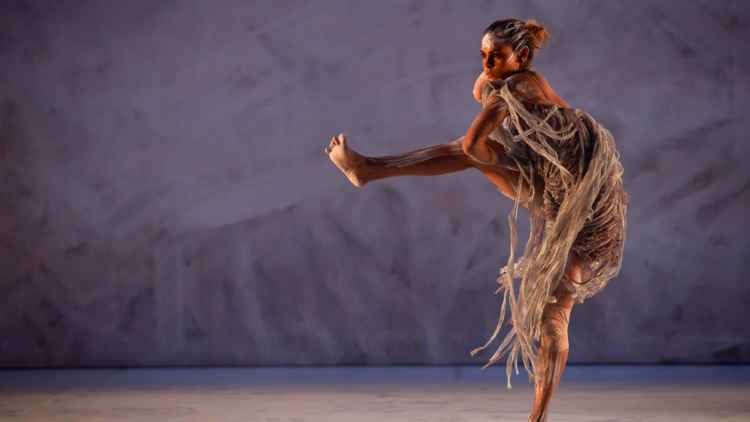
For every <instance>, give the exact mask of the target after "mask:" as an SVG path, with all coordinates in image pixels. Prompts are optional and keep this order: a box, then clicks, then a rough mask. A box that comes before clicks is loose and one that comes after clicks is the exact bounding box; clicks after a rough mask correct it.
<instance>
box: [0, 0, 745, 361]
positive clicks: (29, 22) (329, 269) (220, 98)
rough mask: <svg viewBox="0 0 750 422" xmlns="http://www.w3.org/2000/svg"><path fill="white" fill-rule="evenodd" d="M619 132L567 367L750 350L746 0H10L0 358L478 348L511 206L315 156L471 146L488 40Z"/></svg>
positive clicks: (484, 187) (431, 354)
mask: <svg viewBox="0 0 750 422" xmlns="http://www.w3.org/2000/svg"><path fill="white" fill-rule="evenodd" d="M506 17H519V18H521V19H527V18H531V17H533V18H535V19H537V20H538V21H540V22H542V23H548V24H549V26H550V31H551V33H552V36H553V37H554V38H555V41H554V43H552V44H551V45H549V46H548V47H546V48H545V49H543V50H542V51H540V52H539V53H538V54H537V55H536V59H535V65H534V68H535V69H536V70H538V71H540V72H541V73H543V74H544V75H545V76H546V77H547V79H548V80H549V82H550V84H551V85H552V86H553V88H554V89H555V90H556V91H557V92H558V93H559V94H560V95H561V96H562V97H563V98H565V99H566V100H567V101H568V103H570V104H571V105H572V106H573V107H577V108H580V109H582V110H584V111H587V112H589V113H591V114H592V115H593V116H594V118H596V119H597V120H598V121H599V122H601V123H602V124H604V125H605V126H606V127H607V128H609V129H610V130H611V131H612V132H613V134H614V136H615V139H616V140H617V142H618V144H617V145H618V149H619V151H620V152H621V154H622V157H621V161H622V163H623V165H624V167H625V175H624V181H625V185H626V187H627V189H628V190H629V192H630V194H631V196H632V200H631V202H630V206H629V211H628V224H629V231H628V237H627V242H626V249H625V256H624V265H623V268H622V271H621V273H620V275H619V276H618V277H617V278H615V279H613V280H612V281H611V282H610V285H609V286H608V287H607V288H606V289H605V290H604V291H603V292H602V293H601V294H599V295H597V296H595V297H593V298H591V299H589V300H587V301H586V302H585V303H584V304H583V305H579V306H576V307H575V309H574V310H573V313H572V317H571V328H570V337H571V355H570V360H571V361H573V362H750V325H749V324H748V321H750V306H749V304H750V253H749V252H750V250H748V249H749V248H748V244H749V243H750V240H748V239H749V237H750V214H749V212H748V211H749V210H750V166H749V165H748V163H747V161H748V159H750V144H749V143H748V136H749V135H748V134H749V133H750V124H749V123H748V121H749V120H750V117H748V113H749V112H750V100H749V98H750V97H749V96H748V95H749V94H750V55H749V52H750V49H749V48H748V44H747V40H748V39H750V3H748V2H744V1H738V2H717V1H705V2H685V1H679V2H677V1H674V2H667V1H654V2H614V1H613V2H599V1H583V2H581V1H565V2H562V1H549V2H541V1H532V2H529V1H520V0H519V1H507V2H501V1H494V2H466V1H455V2H450V1H409V2H407V1H397V2H359V1H352V2H343V1H330V2H306V1H298V2H280V1H266V2H246V1H235V2H231V1H211V2H208V1H192V2H191V1H158V2H157V1H124V0H123V1H57V2H33V1H32V2H29V1H1V2H0V125H1V126H0V178H1V179H0V366H5V367H26V366H82V365H83V366H99V365H235V364H239V365H282V364H401V363H438V364H439V363H474V364H480V363H483V362H485V361H486V359H487V357H488V354H489V352H488V353H484V354H480V355H478V356H474V357H471V356H470V355H469V351H470V350H471V349H473V348H475V347H477V346H479V345H481V344H483V343H484V341H485V340H486V339H487V338H488V337H489V335H490V334H491V332H492V330H493V329H494V326H495V324H496V318H497V316H498V314H499V309H500V298H499V297H497V296H495V295H493V291H494V290H495V288H496V287H497V284H496V283H495V281H494V280H495V278H496V277H497V275H498V269H499V268H500V267H501V266H502V265H503V264H504V263H505V262H506V260H507V256H508V243H509V240H508V228H507V215H508V213H509V211H510V209H511V201H510V200H508V199H507V198H505V197H504V196H502V195H500V194H499V193H497V192H496V189H495V188H494V186H493V185H492V183H490V182H489V181H488V180H486V179H484V178H483V176H482V175H481V174H480V173H478V172H475V171H466V172H463V173H460V174H453V175H447V176H442V177H435V178H420V177H411V178H401V179H389V180H383V181H378V182H374V183H372V184H370V185H367V186H365V187H364V188H361V189H357V188H354V187H353V186H352V185H351V184H350V183H349V182H348V181H347V180H346V179H345V178H344V176H343V175H342V174H341V173H340V171H339V170H338V169H336V168H335V166H333V164H331V163H330V161H329V160H328V157H327V156H326V155H325V153H324V152H323V148H324V147H325V146H326V145H327V144H328V142H329V141H330V139H331V137H332V136H333V135H337V134H338V133H340V132H345V133H347V135H348V138H349V140H350V143H351V144H352V146H353V148H354V149H357V150H359V151H360V152H362V153H364V154H366V155H387V154H393V153H400V152H405V151H409V150H413V149H418V148H422V147H426V146H429V145H433V144H437V143H443V142H446V141H451V140H453V139H455V138H457V137H459V136H461V135H462V134H463V133H465V131H466V130H467V128H468V127H469V124H470V123H471V121H472V120H473V118H474V116H476V114H477V113H478V112H479V110H480V108H481V105H480V104H478V103H477V102H476V101H475V100H474V99H473V97H472V95H471V89H472V86H473V82H474V79H475V78H476V76H477V75H478V74H479V72H480V70H481V61H480V57H479V52H478V50H479V43H480V38H481V33H482V30H483V29H484V28H485V27H486V26H487V25H488V24H490V23H491V22H492V21H493V20H496V19H502V18H506Z"/></svg>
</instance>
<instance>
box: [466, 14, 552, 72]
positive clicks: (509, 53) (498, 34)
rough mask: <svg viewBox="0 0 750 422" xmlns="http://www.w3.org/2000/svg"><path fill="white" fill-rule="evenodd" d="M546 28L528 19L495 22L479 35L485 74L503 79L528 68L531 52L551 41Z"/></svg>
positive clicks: (532, 55)
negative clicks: (482, 34) (480, 36)
mask: <svg viewBox="0 0 750 422" xmlns="http://www.w3.org/2000/svg"><path fill="white" fill-rule="evenodd" d="M551 39H552V37H550V35H549V33H548V32H547V28H546V27H545V26H543V25H537V24H536V21H534V20H533V19H530V20H528V21H526V22H525V23H524V22H521V21H520V20H518V19H505V20H501V21H497V22H494V23H493V24H492V25H490V26H489V27H487V29H485V30H484V36H483V37H482V48H481V52H482V64H483V67H484V74H485V75H486V76H487V78H488V79H489V80H491V81H495V80H503V79H506V78H508V77H510V76H511V75H513V74H514V73H518V72H521V71H524V70H527V69H530V68H531V61H532V59H533V58H534V51H535V50H536V49H537V48H539V47H540V46H541V44H542V43H544V42H548V41H549V40H551Z"/></svg>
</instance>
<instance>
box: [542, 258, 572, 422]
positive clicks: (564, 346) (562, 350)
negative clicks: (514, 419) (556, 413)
mask: <svg viewBox="0 0 750 422" xmlns="http://www.w3.org/2000/svg"><path fill="white" fill-rule="evenodd" d="M570 260H571V263H570V266H569V268H568V271H567V273H566V275H567V276H568V277H570V278H571V279H573V280H576V281H579V282H580V278H581V260H580V258H579V257H578V254H577V253H575V252H571V257H570ZM572 296H573V295H572V293H570V292H569V291H568V289H567V288H566V287H565V285H564V284H563V283H562V282H561V283H560V284H559V285H558V286H557V289H556V290H555V297H556V298H557V303H554V304H550V305H547V306H546V307H545V308H544V315H543V317H542V330H541V331H542V346H541V348H540V350H539V357H538V358H539V365H537V368H538V369H537V370H538V371H540V374H541V377H540V379H539V381H538V382H537V383H536V384H535V385H534V409H533V410H532V412H531V417H530V418H529V421H530V422H544V421H546V420H547V412H548V411H549V406H550V402H551V401H552V396H553V395H554V394H555V389H557V384H558V383H559V382H560V376H561V375H562V372H563V369H565V362H567V360H568V351H569V350H570V348H569V346H568V321H569V318H570V310H571V309H572V308H573V298H572Z"/></svg>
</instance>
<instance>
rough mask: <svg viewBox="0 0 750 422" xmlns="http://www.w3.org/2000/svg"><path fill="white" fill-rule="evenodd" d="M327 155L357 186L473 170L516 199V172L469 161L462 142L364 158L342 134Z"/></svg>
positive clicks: (459, 140) (334, 139)
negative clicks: (389, 178) (472, 168)
mask: <svg viewBox="0 0 750 422" xmlns="http://www.w3.org/2000/svg"><path fill="white" fill-rule="evenodd" d="M326 152H327V153H328V156H329V157H330V158H331V161H333V162H334V164H336V166H338V168H339V169H341V171H343V172H344V174H346V177H348V178H349V180H350V181H351V182H352V183H353V184H354V185H355V186H358V187H359V186H363V185H365V184H366V183H369V182H372V181H374V180H378V179H384V178H388V177H395V176H437V175H441V174H448V173H455V172H458V171H462V170H466V169H468V168H471V167H474V168H476V169H478V170H479V171H481V172H482V173H484V175H485V176H487V177H488V178H489V179H490V180H491V181H492V182H493V183H495V185H497V186H498V187H499V188H500V191H501V192H502V193H504V194H505V195H506V196H509V197H511V198H515V196H516V187H517V186H518V177H519V175H520V173H519V172H518V171H517V170H513V169H510V168H502V167H499V166H488V165H485V164H482V163H479V162H477V161H475V160H473V159H471V158H470V157H469V156H468V155H466V153H464V151H463V148H462V145H461V139H458V140H456V141H453V142H449V143H447V144H440V145H435V146H432V147H429V148H424V149H420V150H417V151H412V152H408V153H406V154H401V155H394V156H388V157H365V156H363V155H361V154H358V153H357V152H356V151H354V150H352V149H351V148H349V145H348V143H347V140H346V137H345V136H344V135H343V134H341V135H340V136H338V137H335V138H333V139H332V140H331V145H330V148H326ZM524 191H528V187H527V186H524ZM523 193H524V192H522V195H523Z"/></svg>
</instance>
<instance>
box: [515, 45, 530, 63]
mask: <svg viewBox="0 0 750 422" xmlns="http://www.w3.org/2000/svg"><path fill="white" fill-rule="evenodd" d="M516 57H518V62H519V63H523V62H525V61H526V59H528V58H529V47H527V46H524V47H523V48H522V49H521V51H519V52H518V53H516Z"/></svg>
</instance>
